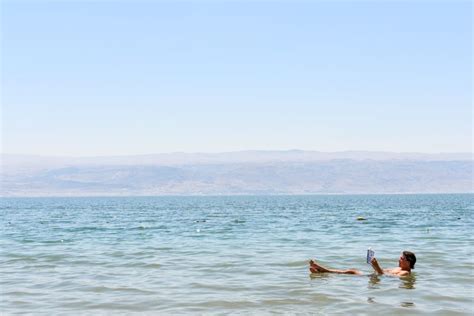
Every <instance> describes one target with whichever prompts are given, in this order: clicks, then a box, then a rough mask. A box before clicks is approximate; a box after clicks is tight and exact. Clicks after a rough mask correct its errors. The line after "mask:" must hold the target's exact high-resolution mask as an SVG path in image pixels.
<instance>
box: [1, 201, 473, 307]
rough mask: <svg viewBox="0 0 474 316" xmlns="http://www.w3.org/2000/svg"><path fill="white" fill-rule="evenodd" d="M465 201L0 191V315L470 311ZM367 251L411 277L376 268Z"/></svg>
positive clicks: (469, 215)
mask: <svg viewBox="0 0 474 316" xmlns="http://www.w3.org/2000/svg"><path fill="white" fill-rule="evenodd" d="M473 197H474V196H473V195H378V196H377V195H363V196H260V197H149V198H146V197H140V198H21V199H13V198H3V199H2V200H1V201H2V203H1V224H2V230H1V232H0V246H1V249H2V251H1V252H0V261H1V262H0V272H1V275H2V278H1V279H0V291H1V297H2V299H1V300H0V310H2V312H3V313H5V314H12V313H25V312H26V313H28V312H29V313H45V314H50V313H53V314H60V313H70V314H74V315H76V314H90V313H104V314H105V313H118V312H119V313H131V312H149V313H167V314H172V313H189V314H194V313H210V312H212V313H232V312H238V311H244V312H246V313H250V314H259V313H262V312H264V313H265V312H270V311H275V312H282V313H298V312H301V313H317V312H320V313H323V314H330V313H340V314H356V313H373V314H376V313H387V314H394V313H405V312H410V313H438V314H439V315H446V314H450V313H460V314H472V312H473V306H474V305H473V294H474V293H473V292H474V285H473V284H474V275H473V272H472V271H473V270H472V269H473V248H472V245H473V235H472V227H474V225H473V224H474V216H473V212H472V211H473V200H474V198H473ZM358 217H363V218H365V219H366V220H364V221H359V220H357V218H358ZM368 246H371V247H373V248H374V250H375V251H376V252H375V254H376V257H377V259H378V260H379V262H380V263H381V265H382V266H383V267H391V266H396V265H397V259H398V257H399V255H400V251H402V250H411V251H414V252H415V253H416V255H417V258H418V262H417V264H416V268H415V270H414V274H413V275H412V276H410V277H409V278H393V277H386V276H374V275H371V268H370V266H369V265H367V264H366V263H365V260H366V251H367V248H368ZM309 258H316V259H317V260H318V261H319V262H320V263H322V264H323V265H328V266H330V267H334V268H357V269H360V270H362V271H364V272H365V273H366V275H364V276H348V275H327V274H322V275H317V276H315V277H313V278H311V277H310V276H309V272H308V269H307V262H308V259H309Z"/></svg>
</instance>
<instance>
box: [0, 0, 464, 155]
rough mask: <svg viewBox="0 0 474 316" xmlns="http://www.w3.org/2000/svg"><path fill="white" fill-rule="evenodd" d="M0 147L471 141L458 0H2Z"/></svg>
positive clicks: (451, 144) (46, 150) (459, 144)
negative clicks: (274, 0)
mask: <svg viewBox="0 0 474 316" xmlns="http://www.w3.org/2000/svg"><path fill="white" fill-rule="evenodd" d="M1 20H2V25H1V26H2V47H1V48H2V53H1V59H2V152H6V153H26V154H43V155H81V156H89V155H116V154H118V155H119V154H144V153H161V152H173V151H185V152H220V151H233V150H245V149H262V150H274V149H304V150H319V151H343V150H383V151H398V152H408V151H410V152H412V151H416V152H460V151H463V152H468V151H471V149H472V148H471V146H472V109H471V102H472V90H471V84H472V57H471V55H472V46H471V43H472V3H471V2H470V1H464V2H462V1H445V2H443V1H418V2H416V1H396V2H387V1H379V2H376V1H367V2H356V1H338V2H318V1H312V2H311V1H304V2H294V1H278V2H271V1H262V2H252V1H235V2H229V1H223V2H218V1H192V2H176V1H173V2H172V1H169V2H166V1H144V2H138V1H102V2H99V1H78V2H70V1H66V2H65V3H64V2H63V3H60V2H57V1H56V2H51V1H50V2H40V1H29V2H28V1H12V0H10V1H9V0H7V1H5V0H4V1H2V19H1Z"/></svg>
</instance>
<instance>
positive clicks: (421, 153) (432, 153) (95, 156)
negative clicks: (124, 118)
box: [0, 148, 474, 158]
mask: <svg viewBox="0 0 474 316" xmlns="http://www.w3.org/2000/svg"><path fill="white" fill-rule="evenodd" d="M252 152H253V153H257V152H260V153H271V152H278V153H290V152H307V153H320V154H340V153H378V154H399V155H407V154H410V155H456V154H463V155H466V154H469V155H474V151H456V152H442V151H439V152H415V151H384V150H340V151H319V150H306V149H296V148H295V149H243V150H233V151H195V152H192V151H170V152H154V153H139V154H137V153H131V154H125V153H123V154H106V155H101V154H98V155H83V156H82V155H68V154H38V153H7V152H5V153H3V152H0V155H1V156H29V157H49V158H105V157H133V156H135V157H136V156H153V155H174V154H184V155H200V154H201V155H202V154H204V155H206V154H211V155H212V154H214V155H219V154H233V153H252Z"/></svg>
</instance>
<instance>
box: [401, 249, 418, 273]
mask: <svg viewBox="0 0 474 316" xmlns="http://www.w3.org/2000/svg"><path fill="white" fill-rule="evenodd" d="M403 256H404V257H405V258H406V259H407V261H408V262H410V269H415V263H416V256H415V254H414V253H413V252H411V251H404V252H403Z"/></svg>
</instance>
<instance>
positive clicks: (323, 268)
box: [309, 260, 330, 273]
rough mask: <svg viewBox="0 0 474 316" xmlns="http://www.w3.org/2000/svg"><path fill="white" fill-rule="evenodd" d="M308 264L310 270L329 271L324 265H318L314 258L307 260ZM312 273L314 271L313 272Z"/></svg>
mask: <svg viewBox="0 0 474 316" xmlns="http://www.w3.org/2000/svg"><path fill="white" fill-rule="evenodd" d="M309 265H310V269H309V270H310V271H311V269H314V270H316V271H317V272H330V271H329V270H328V269H326V268H325V267H322V266H320V265H319V264H317V263H316V261H314V260H310V261H309ZM313 273H314V272H313Z"/></svg>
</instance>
